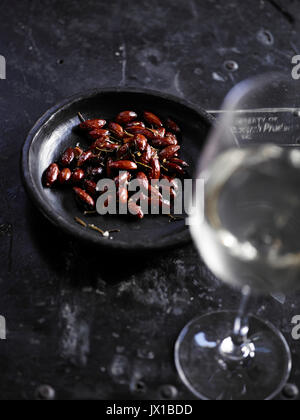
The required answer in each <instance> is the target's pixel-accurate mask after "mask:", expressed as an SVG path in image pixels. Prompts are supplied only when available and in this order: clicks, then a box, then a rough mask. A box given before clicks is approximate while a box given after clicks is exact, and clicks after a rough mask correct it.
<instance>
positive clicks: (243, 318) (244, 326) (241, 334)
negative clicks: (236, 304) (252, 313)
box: [232, 286, 251, 346]
mask: <svg viewBox="0 0 300 420" xmlns="http://www.w3.org/2000/svg"><path fill="white" fill-rule="evenodd" d="M250 296H251V289H250V287H249V286H244V287H243V289H242V301H241V304H240V308H239V312H238V315H237V317H236V319H235V323H234V327H233V336H232V340H233V342H234V344H235V345H239V346H240V345H241V344H243V343H244V342H245V341H246V339H247V336H248V332H249V327H248V305H249V301H250Z"/></svg>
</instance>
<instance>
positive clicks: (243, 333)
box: [219, 286, 255, 364]
mask: <svg viewBox="0 0 300 420" xmlns="http://www.w3.org/2000/svg"><path fill="white" fill-rule="evenodd" d="M250 295H251V289H250V287H248V286H245V287H244V288H243V290H242V302H241V305H240V309H239V311H238V315H237V317H236V319H235V323H234V327H233V331H232V334H231V336H229V337H226V338H225V339H224V340H223V341H222V342H221V344H220V347H219V352H220V354H221V356H222V358H223V360H224V361H225V363H226V364H227V363H229V362H234V363H240V362H242V361H244V360H246V359H248V358H249V357H251V358H253V357H254V356H255V346H254V344H253V343H251V342H250V341H249V340H248V333H249V325H248V316H247V313H248V303H249V300H250Z"/></svg>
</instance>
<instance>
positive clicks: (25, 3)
mask: <svg viewBox="0 0 300 420" xmlns="http://www.w3.org/2000/svg"><path fill="white" fill-rule="evenodd" d="M299 18H300V15H299V7H298V3H297V2H296V1H292V0H290V1H283V0H282V1H281V2H279V0H276V1H259V0H252V1H251V2H246V1H243V2H240V1H237V0H232V1H228V2H219V1H214V0H206V1H200V0H185V1H183V0H164V1H160V0H152V1H151V2H149V1H145V0H139V1H132V0H129V1H126V2H125V1H122V0H115V1H113V2H109V1H104V0H100V1H96V0H85V1H83V2H82V1H70V0H64V1H59V0H42V1H37V0H22V1H17V0H2V1H1V16H0V54H2V55H4V56H5V57H6V59H7V80H0V113H1V121H0V192H1V197H2V199H1V200H0V225H1V227H0V238H1V241H0V255H1V268H0V290H1V295H0V314H2V315H5V317H6V318H7V325H8V337H7V338H8V339H7V341H6V342H4V341H1V342H0V371H1V379H0V397H1V399H12V398H22V399H31V398H34V397H35V395H36V389H37V388H38V387H39V386H40V385H42V384H50V385H51V386H52V387H53V388H54V389H55V391H56V396H57V398H59V399H61V398H68V399H79V398H87V399H98V398H101V399H104V398H127V399H134V398H138V399H140V398H154V399H155V398H160V397H161V396H162V394H161V390H162V386H164V385H165V384H172V385H174V386H175V387H176V388H177V390H178V394H177V397H178V398H180V399H189V398H191V394H190V393H189V392H188V391H187V390H186V389H185V387H184V386H183V385H182V384H181V383H180V381H179V379H178V378H177V374H176V371H175V368H174V363H173V346H174V342H175V340H176V337H177V335H178V333H179V332H180V330H181V328H182V327H183V326H184V325H185V324H186V322H187V321H189V320H190V319H191V318H193V317H194V316H196V315H198V314H204V313H206V312H208V311H211V310H217V309H220V308H225V309H228V308H229V309H232V308H234V307H237V306H238V302H239V293H236V292H234V291H231V290H229V288H227V287H224V286H222V285H221V284H220V283H219V282H217V281H216V280H215V279H214V278H213V277H212V275H211V274H210V273H209V272H208V270H207V269H206V268H205V267H204V266H203V264H202V262H201V261H200V259H199V257H198V255H197V252H196V250H195V249H194V247H193V246H192V245H190V246H187V247H185V248H183V249H178V250H174V251H168V252H166V253H160V254H158V255H157V254H156V255H155V254H154V255H145V257H144V258H140V257H139V258H135V257H131V258H130V259H127V258H124V257H120V256H118V255H105V254H103V253H102V252H101V251H99V250H95V249H87V248H86V247H83V246H81V245H80V244H79V243H76V242H74V241H72V240H70V239H69V238H67V237H65V236H63V235H62V234H61V233H60V232H58V231H56V230H55V228H53V227H51V226H49V224H48V223H47V222H46V221H45V220H44V219H43V218H42V217H41V216H40V215H39V214H38V213H37V212H36V210H34V208H33V207H32V205H31V204H30V203H29V202H28V199H27V197H26V194H25V192H24V190H23V187H22V184H21V178H20V173H19V158H20V151H21V147H22V143H23V140H24V138H25V135H26V134H27V132H28V131H29V129H30V128H31V126H32V125H33V123H34V122H35V120H36V119H37V118H38V117H39V116H40V115H41V114H42V113H43V112H44V111H46V110H47V108H49V107H50V106H52V105H53V104H54V103H56V102H58V101H59V100H61V99H63V98H65V97H67V96H69V95H73V94H75V93H77V92H79V91H84V90H85V89H88V88H94V87H101V86H105V87H107V86H135V87H143V88H144V87H146V88H147V87H148V88H151V89H156V90H160V91H165V92H169V93H172V94H176V95H178V96H180V97H184V98H186V99H188V100H190V101H191V102H194V103H196V104H199V105H202V106H204V107H205V108H207V109H218V108H219V107H220V104H221V101H222V98H223V97H224V95H225V94H226V92H227V91H228V90H229V89H230V88H231V87H232V86H233V85H234V84H235V83H236V82H237V81H239V80H242V79H244V78H245V77H247V76H249V75H252V74H258V73H261V72H263V71H267V70H274V69H275V70H276V69H277V70H283V71H290V70H291V64H290V62H291V57H292V56H293V55H295V54H296V53H299V51H300V41H299V38H298V36H297V30H299ZM268 31H270V32H268ZM226 60H236V61H237V63H238V65H239V69H238V70H237V71H236V72H233V73H232V72H229V71H228V70H226V68H225V67H224V62H225V61H226ZM279 300H280V299H279ZM279 300H276V299H274V298H272V297H265V298H258V299H256V300H254V301H253V311H254V312H255V313H257V314H259V315H261V316H263V317H264V318H267V319H269V320H271V321H273V322H274V323H275V324H276V326H277V327H279V328H280V329H281V330H282V331H283V332H284V334H285V335H286V337H287V338H288V339H289V342H290V344H291V348H292V351H293V356H294V369H293V374H292V378H291V382H293V383H296V384H297V385H298V386H300V361H299V356H298V354H299V350H300V342H296V341H293V340H292V339H291V328H292V327H291V319H292V317H293V316H294V315H296V314H297V312H299V309H298V308H299V303H300V295H299V294H298V295H293V296H288V297H287V298H286V301H285V304H282V303H280V302H279Z"/></svg>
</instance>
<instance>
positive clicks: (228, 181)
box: [175, 74, 300, 400]
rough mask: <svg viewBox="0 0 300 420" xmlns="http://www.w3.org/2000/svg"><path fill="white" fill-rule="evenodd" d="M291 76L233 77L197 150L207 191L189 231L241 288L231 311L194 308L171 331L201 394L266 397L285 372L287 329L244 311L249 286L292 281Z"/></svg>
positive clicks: (296, 252) (296, 249) (295, 232)
mask: <svg viewBox="0 0 300 420" xmlns="http://www.w3.org/2000/svg"><path fill="white" fill-rule="evenodd" d="M298 83H299V82H296V81H293V80H292V79H289V78H286V77H285V76H283V75H281V74H268V75H264V76H259V77H257V78H254V79H251V80H247V81H245V82H242V83H240V84H239V85H237V86H236V87H235V88H234V89H233V90H232V91H231V92H230V94H229V95H228V97H227V98H226V100H225V103H224V106H223V111H224V112H223V116H222V117H221V118H220V120H219V121H217V123H216V125H215V127H214V128H213V130H212V132H211V134H210V136H209V138H208V141H207V144H206V146H205V147H204V150H203V153H202V155H201V158H200V164H199V176H198V178H202V179H204V182H205V193H204V196H205V201H204V205H203V203H201V200H200V198H199V197H198V199H196V208H195V209H194V211H193V214H192V217H191V232H192V236H193V239H194V241H195V244H196V246H197V248H198V250H199V252H200V254H201V256H202V258H203V260H204V262H205V263H206V264H207V266H208V267H209V268H210V269H211V271H212V272H213V273H214V274H215V275H216V276H217V277H218V278H219V279H220V280H222V281H223V282H225V283H228V284H229V285H231V286H233V287H236V288H239V289H240V290H242V297H243V298H242V303H241V307H240V309H239V310H238V311H222V312H216V313H211V314H208V315H204V316H201V317H199V318H197V319H195V320H193V321H191V322H190V323H189V324H188V325H187V326H186V327H185V328H184V330H183V331H182V332H181V334H180V336H179V338H178V340H177V343H176V350H175V353H176V356H175V360H176V366H177V369H178V372H179V375H180V377H181V379H182V380H183V382H184V383H185V384H186V385H187V387H188V388H189V389H190V390H191V391H192V392H193V393H194V394H195V395H196V396H197V397H198V398H201V399H206V400H222V399H223V400H270V399H273V398H274V397H275V396H276V395H277V394H279V392H280V391H281V390H282V389H283V387H284V386H285V384H286V382H287V380H288V378H289V375H290V372H291V367H292V360H291V352H290V350H289V347H288V344H287V342H286V340H285V338H284V337H283V335H282V334H281V333H280V331H278V330H277V329H276V328H275V327H274V326H273V325H271V324H270V323H269V322H267V321H266V320H264V319H260V318H258V317H257V316H254V315H249V314H248V301H249V297H250V294H251V292H252V291H253V292H258V293H276V292H286V291H292V290H295V289H296V288H298V287H299V286H300V241H299V237H300V149H299V148H297V147H296V146H294V147H293V146H292V145H290V144H289V146H288V147H285V145H284V144H283V138H286V137H287V135H290V136H292V131H293V129H299V123H298V121H297V122H295V121H296V120H297V119H299V116H300V112H299V109H300V108H298V106H300V98H299V95H298V97H297V96H296V94H297V90H298ZM279 105H280V107H281V108H280V109H278V106H279ZM276 108H277V109H276ZM276 112H277V114H276ZM281 112H282V113H285V120H286V122H285V123H282V122H281V119H280V118H279V117H278V115H279V114H280V113H281ZM278 113H279V114H278ZM276 115H277V117H276ZM194 201H195V200H194ZM203 208H204V215H203Z"/></svg>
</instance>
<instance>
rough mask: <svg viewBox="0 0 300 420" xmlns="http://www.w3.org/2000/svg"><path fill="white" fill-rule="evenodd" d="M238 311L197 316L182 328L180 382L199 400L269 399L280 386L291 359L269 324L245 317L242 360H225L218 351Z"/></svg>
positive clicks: (177, 355) (178, 356) (178, 352)
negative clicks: (245, 339) (244, 342)
mask: <svg viewBox="0 0 300 420" xmlns="http://www.w3.org/2000/svg"><path fill="white" fill-rule="evenodd" d="M237 315H238V314H237V312H233V311H223V312H215V313H212V314H209V315H205V316H202V317H199V318H197V319H195V320H193V321H192V322H190V323H189V324H188V325H187V326H186V327H185V328H184V330H183V331H182V332H181V334H180V336H179V338H178V340H177V343H176V349H175V361H176V366H177V370H178V372H179V375H180V377H181V379H182V381H183V382H184V383H185V385H186V386H187V387H188V388H189V389H190V391H191V392H192V393H193V394H194V395H196V396H197V397H198V398H200V399H204V400H271V399H273V398H274V397H276V396H277V395H278V394H279V393H280V392H281V390H282V389H283V387H284V386H285V384H286V382H287V380H288V378H289V376H290V372H291V367H292V358H291V352H290V349H289V347H288V344H287V342H286V340H285V338H284V337H283V335H282V334H281V333H280V332H279V331H278V330H277V329H276V328H275V327H274V326H273V325H271V324H270V323H268V322H266V321H263V320H261V319H259V318H257V317H255V316H252V315H250V316H249V335H248V337H249V342H248V343H246V344H245V345H246V347H245V348H246V349H247V348H248V349H249V350H250V351H249V352H246V353H245V355H244V357H245V358H244V359H242V360H240V361H233V360H229V359H227V358H226V357H224V355H223V356H222V352H221V350H220V348H221V345H222V344H223V346H224V340H225V345H226V339H227V340H228V341H229V342H230V337H231V334H232V329H233V325H234V321H235V319H236V317H237Z"/></svg>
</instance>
